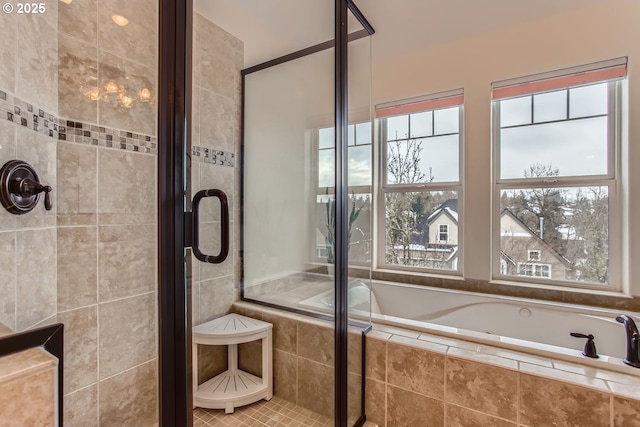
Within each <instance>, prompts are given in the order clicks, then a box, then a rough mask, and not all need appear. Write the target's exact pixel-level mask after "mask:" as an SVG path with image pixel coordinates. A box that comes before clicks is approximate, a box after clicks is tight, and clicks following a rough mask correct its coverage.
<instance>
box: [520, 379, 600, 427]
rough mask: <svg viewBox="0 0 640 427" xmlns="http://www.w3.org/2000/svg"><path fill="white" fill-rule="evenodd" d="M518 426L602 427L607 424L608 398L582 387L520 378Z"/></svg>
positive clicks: (546, 380) (545, 380)
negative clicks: (519, 424) (520, 424)
mask: <svg viewBox="0 0 640 427" xmlns="http://www.w3.org/2000/svg"><path fill="white" fill-rule="evenodd" d="M519 408H520V423H522V424H525V425H529V426H543V425H562V426H567V427H602V426H607V425H609V422H610V396H609V395H607V394H605V393H601V392H598V391H595V390H592V389H588V388H585V387H579V386H574V385H572V384H568V383H564V382H559V381H552V380H548V379H546V378H541V377H536V376H533V375H527V374H521V375H520V397H519Z"/></svg>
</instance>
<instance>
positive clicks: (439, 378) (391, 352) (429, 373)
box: [387, 337, 445, 399]
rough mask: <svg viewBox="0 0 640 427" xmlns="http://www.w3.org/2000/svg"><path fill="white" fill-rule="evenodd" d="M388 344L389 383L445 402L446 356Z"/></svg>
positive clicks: (399, 344)
mask: <svg viewBox="0 0 640 427" xmlns="http://www.w3.org/2000/svg"><path fill="white" fill-rule="evenodd" d="M393 338H394V337H392V338H391V340H389V342H388V344H387V381H388V383H389V384H390V385H394V386H397V387H400V388H403V389H405V390H410V391H413V392H417V393H420V394H423V395H425V396H429V397H435V398H437V399H444V368H445V356H444V354H441V353H440V352H433V351H430V350H429V349H425V348H420V347H413V346H411V347H410V346H408V345H406V344H404V343H399V342H395V341H393Z"/></svg>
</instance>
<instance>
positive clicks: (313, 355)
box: [298, 322, 335, 407]
mask: <svg viewBox="0 0 640 427" xmlns="http://www.w3.org/2000/svg"><path fill="white" fill-rule="evenodd" d="M334 339H335V337H334V332H333V329H332V328H330V327H329V326H328V325H324V324H317V323H307V322H298V356H301V357H304V358H307V359H310V360H313V361H315V362H320V363H324V364H325V365H331V366H333V361H334V354H333V353H334ZM303 406H304V405H303ZM305 407H306V406H305Z"/></svg>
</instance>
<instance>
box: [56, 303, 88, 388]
mask: <svg viewBox="0 0 640 427" xmlns="http://www.w3.org/2000/svg"><path fill="white" fill-rule="evenodd" d="M58 321H59V322H61V323H64V325H65V329H64V348H65V353H64V356H65V359H64V390H65V393H70V392H73V391H75V390H78V389H79V388H82V387H86V386H88V385H90V384H93V383H95V382H96V381H97V380H98V306H97V305H94V306H91V307H86V308H81V309H78V310H72V311H67V312H64V313H58Z"/></svg>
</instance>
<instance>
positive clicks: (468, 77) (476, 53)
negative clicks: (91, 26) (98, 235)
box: [373, 0, 640, 295]
mask: <svg viewBox="0 0 640 427" xmlns="http://www.w3.org/2000/svg"><path fill="white" fill-rule="evenodd" d="M638 16H640V3H638V2H637V1H633V0H615V1H602V2H598V3H596V4H590V5H585V6H580V7H578V8H575V9H573V10H567V11H565V12H562V13H559V14H557V15H553V16H548V17H545V18H543V19H540V20H537V21H534V22H529V23H525V24H521V25H517V26H513V27H508V28H504V29H500V30H497V31H493V32H488V33H485V34H482V35H479V36H476V37H473V38H468V39H464V40H460V41H456V42H453V43H450V44H446V45H442V46H437V47H434V48H429V49H425V50H421V51H415V52H412V53H409V54H405V55H401V56H397V57H395V58H391V59H386V60H380V61H376V60H375V58H374V77H373V99H374V103H376V104H377V103H380V102H385V101H391V100H396V99H403V98H407V97H412V96H417V95H422V94H429V93H435V92H439V91H444V90H449V89H457V88H464V91H465V105H464V116H465V117H464V137H465V141H464V158H465V159H466V161H465V167H464V182H465V187H464V199H463V203H464V212H465V214H464V221H465V227H464V233H465V235H464V242H465V246H464V248H463V251H464V262H465V265H464V276H465V277H467V278H470V279H480V280H489V279H490V276H491V271H490V269H491V254H490V251H489V250H487V249H488V247H487V242H490V241H491V127H490V126H491V116H490V115H491V109H490V102H491V94H490V85H491V82H494V81H499V80H503V79H508V78H514V77H520V76H525V75H529V74H533V73H539V72H544V71H551V70H556V69H560V68H564V67H570V66H575V65H581V64H588V63H591V62H595V61H600V60H606V59H611V58H616V57H621V56H628V57H629V67H628V70H629V78H628V94H629V95H628V108H627V109H626V110H625V111H624V115H625V117H627V118H629V117H631V118H633V117H638V115H639V114H640V74H638V72H637V70H636V68H637V66H636V61H638V60H639V59H640V44H638V43H637V40H638V37H639V36H640V30H639V29H638V25H637V24H638V21H637V17H638ZM373 42H374V44H375V36H374V41H373ZM627 122H628V126H629V129H628V135H627V141H626V142H625V144H624V146H625V150H626V155H624V156H623V163H624V164H623V173H624V175H625V176H624V181H625V187H624V189H623V194H624V196H625V197H626V198H627V202H626V205H627V207H628V211H627V213H626V215H625V219H626V226H627V227H628V233H624V234H625V239H626V240H625V244H627V245H629V260H635V259H638V257H639V256H640V246H639V245H638V244H636V242H638V241H640V224H639V223H638V222H637V221H630V220H629V219H630V218H638V217H640V168H639V167H637V166H638V165H640V144H637V143H636V142H637V141H638V140H639V139H640V122H638V121H637V120H627ZM627 264H628V265H627V268H628V271H629V277H628V280H627V282H626V283H625V284H624V285H625V286H629V285H630V286H633V291H632V293H633V294H634V295H640V280H639V279H640V265H638V263H632V262H628V263H627ZM616 285H619V284H616Z"/></svg>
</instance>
